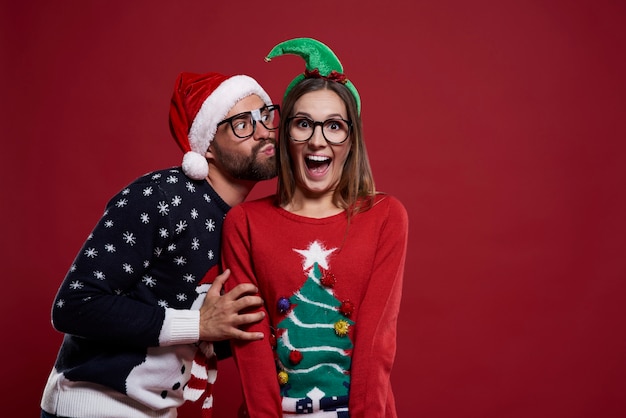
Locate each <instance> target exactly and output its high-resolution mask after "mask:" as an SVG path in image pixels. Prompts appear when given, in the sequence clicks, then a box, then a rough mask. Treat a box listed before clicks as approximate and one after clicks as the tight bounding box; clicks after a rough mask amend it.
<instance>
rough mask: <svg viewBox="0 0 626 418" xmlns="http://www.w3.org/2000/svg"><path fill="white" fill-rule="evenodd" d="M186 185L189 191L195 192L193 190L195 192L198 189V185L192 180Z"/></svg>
mask: <svg viewBox="0 0 626 418" xmlns="http://www.w3.org/2000/svg"><path fill="white" fill-rule="evenodd" d="M185 187H187V190H188V191H190V192H191V193H193V192H195V191H196V186H194V185H193V183H192V182H190V181H188V182H187V183H186V184H185Z"/></svg>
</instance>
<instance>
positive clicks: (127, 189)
mask: <svg viewBox="0 0 626 418" xmlns="http://www.w3.org/2000/svg"><path fill="white" fill-rule="evenodd" d="M129 193H130V189H129V188H126V189H124V190H122V194H123V195H124V196H126V195H127V194H129Z"/></svg>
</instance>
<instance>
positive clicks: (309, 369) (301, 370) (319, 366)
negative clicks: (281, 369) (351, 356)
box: [283, 363, 346, 374]
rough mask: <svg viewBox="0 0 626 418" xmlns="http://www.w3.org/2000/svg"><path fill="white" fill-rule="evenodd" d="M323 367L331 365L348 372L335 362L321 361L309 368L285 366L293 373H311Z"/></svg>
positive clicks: (332, 367)
mask: <svg viewBox="0 0 626 418" xmlns="http://www.w3.org/2000/svg"><path fill="white" fill-rule="evenodd" d="M283 366H284V364H283ZM322 367H330V368H331V369H335V370H337V371H338V372H339V373H345V372H346V371H345V369H342V368H341V367H339V365H337V364H333V363H320V364H316V365H315V366H313V367H309V368H308V369H291V368H289V367H285V371H287V372H289V373H292V374H301V373H310V372H313V371H315V370H317V369H321V368H322Z"/></svg>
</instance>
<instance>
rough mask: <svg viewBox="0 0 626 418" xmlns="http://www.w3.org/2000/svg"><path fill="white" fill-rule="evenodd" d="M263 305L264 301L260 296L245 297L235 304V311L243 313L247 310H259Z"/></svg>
mask: <svg viewBox="0 0 626 418" xmlns="http://www.w3.org/2000/svg"><path fill="white" fill-rule="evenodd" d="M262 305H263V299H261V297H260V296H243V297H241V298H239V299H237V300H236V301H234V302H233V310H234V311H236V312H241V311H244V310H246V309H252V308H258V307H259V306H262Z"/></svg>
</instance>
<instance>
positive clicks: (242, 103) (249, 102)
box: [226, 94, 265, 118]
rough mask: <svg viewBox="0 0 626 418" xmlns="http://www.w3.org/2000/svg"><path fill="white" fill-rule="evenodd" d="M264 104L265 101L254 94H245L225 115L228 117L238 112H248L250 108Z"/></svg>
mask: <svg viewBox="0 0 626 418" xmlns="http://www.w3.org/2000/svg"><path fill="white" fill-rule="evenodd" d="M263 106H265V102H264V101H263V99H261V98H260V97H259V96H257V95H256V94H251V95H250V96H246V97H244V98H243V99H241V100H239V101H238V102H237V103H235V105H234V106H233V107H232V108H231V109H230V111H229V112H228V115H226V117H227V118H228V117H230V116H233V115H236V114H238V113H243V112H250V111H252V110H257V109H260V108H262V107H263Z"/></svg>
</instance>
